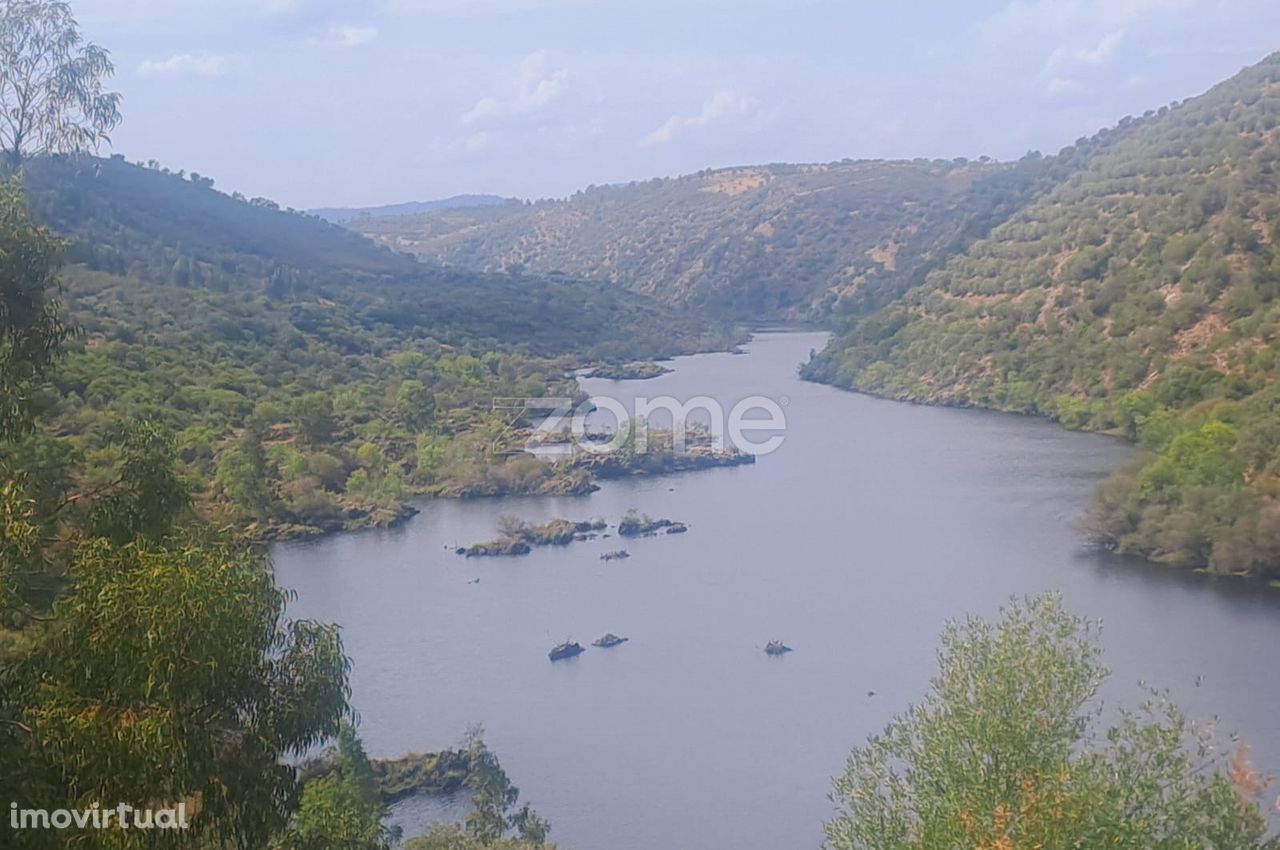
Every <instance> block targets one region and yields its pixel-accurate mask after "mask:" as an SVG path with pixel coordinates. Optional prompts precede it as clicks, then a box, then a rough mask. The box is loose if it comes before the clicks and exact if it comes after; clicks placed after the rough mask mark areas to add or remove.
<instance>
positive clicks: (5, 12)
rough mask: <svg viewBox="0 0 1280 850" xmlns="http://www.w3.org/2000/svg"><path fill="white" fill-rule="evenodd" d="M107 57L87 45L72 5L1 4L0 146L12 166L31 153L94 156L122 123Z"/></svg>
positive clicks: (51, 1) (26, 0)
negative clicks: (106, 84)
mask: <svg viewBox="0 0 1280 850" xmlns="http://www.w3.org/2000/svg"><path fill="white" fill-rule="evenodd" d="M114 72H115V68H114V66H113V65H112V64H111V59H110V56H109V55H108V53H107V51H106V50H103V49H102V48H101V47H99V46H98V45H96V44H92V43H85V42H84V41H83V40H82V38H81V36H80V27H79V24H77V23H76V19H75V17H74V16H73V15H72V13H71V7H70V6H69V5H68V4H67V3H62V2H56V0H4V2H3V3H2V4H0V145H3V148H4V156H5V158H6V159H7V160H8V163H9V164H10V165H11V166H15V167H16V166H17V165H19V164H20V163H21V162H22V160H24V159H26V158H27V157H30V156H37V155H41V154H50V153H81V152H92V151H96V150H97V149H98V147H99V146H100V145H101V144H102V143H103V142H110V138H109V137H108V135H107V134H108V133H109V132H110V131H111V130H112V129H114V128H115V127H116V125H118V124H119V123H120V95H119V94H118V93H116V92H108V91H105V90H104V89H103V83H104V81H105V80H107V79H109V78H110V77H111V75H112V74H113V73H114Z"/></svg>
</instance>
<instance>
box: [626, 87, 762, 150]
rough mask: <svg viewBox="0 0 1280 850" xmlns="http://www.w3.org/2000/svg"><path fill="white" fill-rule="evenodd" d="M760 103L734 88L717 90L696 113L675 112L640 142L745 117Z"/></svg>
mask: <svg viewBox="0 0 1280 850" xmlns="http://www.w3.org/2000/svg"><path fill="white" fill-rule="evenodd" d="M759 106H760V104H759V102H758V101H757V100H756V99H755V98H753V97H748V96H746V95H742V94H738V93H737V92H732V91H722V92H716V93H715V94H714V95H712V96H711V97H710V98H709V99H708V100H707V101H706V103H704V104H702V109H701V110H700V111H699V112H698V114H697V115H672V116H671V117H670V118H668V119H667V120H666V121H665V122H663V124H662V126H661V127H659V128H658V129H656V130H654V131H653V132H652V133H650V134H649V135H647V136H645V137H644V138H643V139H641V140H640V144H641V145H644V146H646V147H648V146H652V145H665V144H668V143H669V142H672V141H674V140H675V139H678V138H679V137H681V136H685V135H688V134H689V133H690V132H693V131H697V130H703V129H706V128H707V127H713V126H716V125H719V124H727V123H730V122H732V121H734V120H736V119H738V118H744V117H746V116H748V115H751V114H753V113H755V112H756V111H757V110H758V109H759Z"/></svg>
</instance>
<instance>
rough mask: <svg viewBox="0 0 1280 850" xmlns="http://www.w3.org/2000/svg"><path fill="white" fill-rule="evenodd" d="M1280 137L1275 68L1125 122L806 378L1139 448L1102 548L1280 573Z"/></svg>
mask: <svg viewBox="0 0 1280 850" xmlns="http://www.w3.org/2000/svg"><path fill="white" fill-rule="evenodd" d="M1277 124H1280V54H1277V55H1273V56H1271V57H1269V58H1268V59H1266V60H1265V61H1263V62H1262V63H1260V64H1258V65H1256V66H1254V67H1251V68H1249V69H1246V70H1245V71H1243V72H1242V73H1241V74H1239V75H1238V76H1236V77H1235V78H1233V79H1231V80H1229V81H1227V82H1225V83H1222V84H1221V85H1219V86H1217V87H1215V88H1214V89H1212V90H1211V91H1209V92H1208V93H1206V94H1205V95H1203V96H1201V97H1197V98H1193V99H1191V100H1188V101H1185V102H1184V103H1182V104H1178V105H1174V106H1172V107H1165V108H1162V109H1160V110H1159V111H1158V112H1155V113H1149V114H1148V115H1146V116H1144V117H1143V118H1140V119H1136V120H1130V119H1126V120H1125V121H1123V122H1121V125H1120V127H1118V128H1117V129H1116V130H1113V131H1110V132H1108V133H1104V134H1102V135H1100V136H1099V137H1097V138H1095V139H1093V140H1091V141H1090V143H1089V147H1090V149H1091V151H1092V155H1091V156H1089V157H1088V160H1087V163H1086V164H1085V165H1084V167H1082V168H1077V169H1074V170H1072V171H1070V173H1069V175H1068V176H1067V177H1066V178H1065V179H1062V180H1060V181H1058V182H1057V183H1056V185H1053V186H1052V188H1050V189H1048V190H1047V191H1045V192H1043V193H1042V194H1041V195H1040V196H1039V197H1038V198H1037V199H1036V200H1034V201H1033V202H1032V203H1030V204H1028V205H1026V206H1025V207H1024V208H1022V209H1021V210H1019V211H1018V212H1017V213H1015V214H1014V215H1012V216H1011V217H1010V218H1009V220H1008V221H1006V222H1004V223H1003V224H1001V225H1000V226H998V227H996V228H995V229H994V230H993V231H992V232H991V233H990V234H989V236H988V237H987V238H984V239H981V240H979V241H977V242H975V243H974V244H973V245H971V246H970V247H969V248H968V250H966V251H964V252H963V253H961V254H959V255H958V256H956V257H954V258H952V259H951V260H950V261H949V262H947V263H946V264H945V266H944V267H942V268H940V269H938V270H935V271H933V272H932V273H931V274H930V275H929V276H928V278H927V280H926V282H925V283H924V284H923V285H922V286H919V287H917V288H915V289H913V290H912V291H911V292H909V293H908V294H907V295H906V296H905V297H903V298H902V299H901V300H900V301H898V302H897V303H895V304H893V305H891V306H889V307H887V308H886V309H884V310H883V311H881V312H879V313H878V314H876V315H874V316H871V317H867V318H863V319H859V320H858V321H855V322H853V323H851V325H850V327H848V328H847V329H846V330H845V332H844V333H842V334H841V335H840V337H839V338H838V339H837V340H836V342H835V343H834V344H833V345H832V346H831V347H830V348H829V349H828V350H827V351H826V352H824V353H823V354H822V355H821V356H820V357H819V358H818V359H817V361H816V362H815V363H813V364H811V365H810V367H809V369H808V372H807V374H808V375H809V376H811V377H814V378H819V379H823V380H828V381H831V382H834V383H837V384H839V385H842V386H848V387H854V388H857V389H861V390H865V391H868V392H872V393H877V394H881V395H886V396H889V397H893V398H903V399H915V400H923V401H929V402H937V403H948V404H961V405H979V406H983V407H993V408H998V409H1002V410H1012V411H1018V412H1025V413H1038V414H1045V415H1049V416H1053V417H1055V418H1057V419H1058V420H1059V421H1061V422H1062V423H1063V424H1065V425H1067V426H1068V427H1073V428H1091V429H1097V430H1109V431H1115V432H1117V433H1121V434H1123V435H1125V436H1127V437H1129V438H1131V439H1135V440H1137V441H1138V442H1139V444H1140V445H1141V446H1142V447H1143V449H1144V455H1143V457H1142V459H1141V461H1140V463H1139V464H1138V466H1136V467H1135V468H1134V469H1133V470H1130V471H1128V472H1126V473H1124V474H1122V475H1120V476H1118V477H1117V478H1116V479H1115V480H1114V481H1112V483H1111V484H1110V485H1109V486H1108V488H1107V490H1106V492H1105V493H1104V494H1103V496H1102V498H1101V499H1100V500H1099V504H1098V507H1097V509H1096V510H1095V511H1094V514H1093V516H1092V518H1091V526H1092V528H1093V530H1094V531H1095V532H1096V533H1097V534H1098V536H1099V537H1100V538H1101V539H1102V540H1104V541H1105V542H1107V543H1109V544H1111V545H1114V546H1116V547H1118V548H1120V549H1123V550H1126V551H1134V552H1139V553H1142V554H1144V555H1147V556H1149V557H1154V558H1157V559H1161V560H1167V561H1170V562H1174V563H1180V564H1187V565H1193V566H1208V567H1210V568H1212V569H1214V570H1217V571H1220V572H1230V573H1246V574H1254V575H1264V576H1270V577H1272V578H1275V577H1280V418H1278V417H1277V415H1276V413H1277V410H1278V409H1280V389H1278V387H1280V383H1278V382H1277V377H1278V376H1280V373H1278V372H1277V370H1278V369H1280V360H1278V359H1277V358H1280V337H1278V336H1277V331H1280V252H1277V250H1276V243H1277V239H1278V238H1280V230H1278V229H1277V222H1278V221H1280V183H1278V177H1277V171H1276V169H1277V165H1278V164H1280V138H1277V130H1276V127H1277ZM1064 156H1075V157H1077V158H1078V157H1079V151H1077V150H1075V149H1071V150H1068V151H1065V152H1064Z"/></svg>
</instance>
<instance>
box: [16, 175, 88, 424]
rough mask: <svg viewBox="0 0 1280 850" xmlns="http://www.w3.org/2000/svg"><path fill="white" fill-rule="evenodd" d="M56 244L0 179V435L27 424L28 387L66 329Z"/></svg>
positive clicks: (52, 358)
mask: <svg viewBox="0 0 1280 850" xmlns="http://www.w3.org/2000/svg"><path fill="white" fill-rule="evenodd" d="M61 247H62V246H61V243H59V242H58V240H56V239H54V238H53V236H52V235H51V234H50V233H49V231H48V230H46V229H45V228H43V227H40V226H39V225H37V224H36V223H35V222H34V221H33V220H32V219H31V215H30V213H29V212H28V210H27V203H26V200H25V199H24V198H23V196H22V189H21V187H20V186H18V185H17V184H16V183H15V182H12V181H4V182H0V440H6V439H10V438H12V437H13V436H15V435H16V434H18V433H20V432H23V431H26V430H28V428H29V427H30V424H31V417H32V414H33V413H34V407H35V401H34V399H33V392H34V390H35V389H36V388H38V387H39V385H40V383H41V381H42V380H43V379H44V377H45V376H46V374H47V373H48V371H49V369H50V368H51V367H52V365H53V363H54V361H55V360H56V359H57V357H58V355H59V353H60V351H61V347H62V344H63V342H65V341H66V339H67V338H68V337H69V336H70V335H71V330H70V329H69V328H67V327H66V325H64V324H63V322H62V320H61V318H60V317H59V309H58V308H59V304H58V300H57V297H56V296H57V288H58V282H57V277H56V276H55V273H54V269H55V261H56V258H57V255H58V252H59V251H60V250H61Z"/></svg>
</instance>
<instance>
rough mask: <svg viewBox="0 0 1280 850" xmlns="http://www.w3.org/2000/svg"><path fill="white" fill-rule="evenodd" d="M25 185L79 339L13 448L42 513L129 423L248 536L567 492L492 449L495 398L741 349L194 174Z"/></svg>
mask: <svg viewBox="0 0 1280 850" xmlns="http://www.w3.org/2000/svg"><path fill="white" fill-rule="evenodd" d="M25 181H26V186H27V193H28V195H29V197H30V199H31V204H32V207H33V210H34V213H35V215H36V216H37V217H38V218H40V219H41V220H43V221H44V222H46V223H48V224H49V225H51V226H52V227H54V228H56V229H57V230H58V232H59V233H61V234H64V235H66V236H67V237H68V238H69V239H70V245H69V247H68V248H67V250H66V254H67V256H68V259H69V260H71V261H73V263H72V264H71V265H69V266H68V267H67V268H66V269H64V271H63V273H62V277H63V282H64V300H65V304H66V311H65V316H64V322H65V323H66V324H69V325H74V326H75V327H77V328H78V329H79V330H80V334H79V335H78V336H77V337H75V339H74V340H72V341H71V342H70V344H69V346H68V352H67V356H66V357H65V359H64V361H63V362H62V363H61V364H60V366H59V369H58V370H57V373H56V375H55V377H54V380H53V382H52V384H50V385H49V386H48V388H47V390H46V391H45V392H44V394H43V395H42V396H41V398H40V401H41V403H42V421H43V427H42V428H41V429H40V430H39V431H37V432H36V433H35V434H33V435H31V436H29V437H26V438H25V439H24V440H23V441H21V442H20V443H18V444H17V445H15V446H13V447H12V454H13V457H12V459H11V462H12V463H14V464H16V465H25V466H26V467H27V468H32V469H34V468H39V469H40V470H41V472H42V478H44V479H45V480H46V481H48V482H49V485H48V487H47V489H48V490H49V492H48V498H49V499H50V500H52V501H57V500H58V499H61V498H63V495H62V494H60V493H59V492H57V491H58V490H59V486H58V482H66V483H70V482H71V479H72V478H74V476H73V475H72V474H71V470H73V469H81V470H84V476H83V477H84V478H85V481H84V482H83V483H84V484H86V485H89V486H93V485H97V484H100V483H102V482H104V481H107V480H111V479H112V478H113V477H115V476H116V475H117V470H118V467H119V464H120V462H121V460H122V458H121V455H120V450H119V448H118V445H117V442H118V441H117V437H118V435H119V432H120V428H121V426H122V424H123V423H126V422H130V421H137V420H146V421H149V422H152V423H156V424H159V425H162V426H163V427H164V428H166V429H167V430H169V431H171V432H172V433H174V434H175V435H176V436H177V447H178V457H179V459H180V460H181V462H182V469H183V473H184V475H185V476H186V478H187V479H188V480H189V481H190V482H191V484H192V486H193V489H194V490H195V493H196V499H197V503H198V504H199V505H200V506H201V508H202V510H203V511H204V512H205V513H206V514H207V515H209V516H212V517H220V518H222V519H224V520H226V521H228V522H234V523H236V524H239V525H246V524H247V525H250V526H251V527H252V529H253V531H255V533H258V534H260V535H279V534H297V533H305V532H308V531H314V530H328V529H336V528H344V527H351V526H356V525H364V524H369V523H382V522H388V521H392V520H394V519H395V518H397V517H399V516H403V515H404V512H405V511H406V508H405V501H406V498H407V497H409V496H411V495H412V494H415V493H419V494H420V493H448V494H455V495H458V494H468V493H478V494H492V493H501V492H578V491H581V490H582V489H583V488H584V487H585V486H588V485H587V476H588V473H587V472H586V471H584V470H582V469H577V468H572V469H571V468H567V467H566V466H564V465H561V466H555V465H551V464H547V463H543V462H541V461H538V460H535V459H534V458H533V457H531V456H527V455H520V454H519V453H515V454H513V453H512V452H510V451H509V447H508V446H507V445H506V444H505V443H504V442H503V435H504V434H508V427H509V425H510V424H511V420H512V416H513V414H512V412H511V411H508V410H494V404H493V402H494V400H495V399H497V398H537V397H545V396H566V395H568V396H572V395H573V394H574V392H575V386H574V383H573V381H572V380H570V379H568V378H567V377H566V376H567V375H569V373H570V371H571V369H572V368H573V367H574V366H576V365H578V364H581V363H584V362H593V361H599V360H605V361H617V362H625V361H627V360H630V359H634V358H637V357H641V358H650V357H660V356H666V355H670V354H675V353H680V352H687V351H691V350H698V349H705V348H716V347H725V346H727V345H728V344H730V342H731V341H732V340H733V338H734V337H733V335H732V332H731V329H728V328H725V327H717V326H711V325H709V324H708V323H706V322H705V321H704V320H702V319H701V318H699V317H696V316H690V315H678V314H676V313H675V312H674V311H672V310H670V309H667V308H664V307H662V306H660V305H658V304H656V303H654V302H652V301H650V300H649V299H646V298H644V297H641V296H637V295H632V294H630V293H626V292H621V291H617V290H613V289H608V288H601V287H598V286H594V285H591V284H586V283H579V282H575V281H568V280H548V279H545V278H538V277H534V276H509V275H484V274H471V273H465V272H458V271H441V270H433V269H430V268H427V267H425V266H422V265H420V264H418V263H416V262H415V261H413V260H412V259H410V258H407V257H404V256H398V255H395V254H393V253H391V252H389V251H386V250H385V249H381V248H378V247H376V246H374V245H373V244H371V243H369V242H368V241H367V240H365V239H363V238H361V237H359V236H357V235H355V234H353V233H351V232H350V231H347V230H344V229H342V228H339V227H336V226H334V225H329V224H326V223H324V222H321V221H319V220H317V219H314V218H310V217H306V216H302V215H299V214H294V213H290V212H287V211H280V210H277V209H274V208H272V206H271V205H269V204H267V203H266V202H262V201H258V202H246V201H243V200H240V199H237V198H234V197H230V196H227V195H223V194H221V193H218V192H216V191H214V190H213V189H212V188H211V187H210V186H209V181H208V180H206V179H205V178H202V177H199V176H198V175H195V176H193V177H192V178H190V179H188V178H185V177H184V176H183V175H178V174H168V173H164V172H162V171H160V170H157V169H154V168H144V167H139V166H135V165H131V164H128V163H126V162H124V161H122V160H119V159H112V160H96V159H85V158H81V159H71V158H54V159H42V160H36V161H33V162H31V163H28V165H27V166H26V170H25ZM62 489H65V487H63V488H62Z"/></svg>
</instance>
